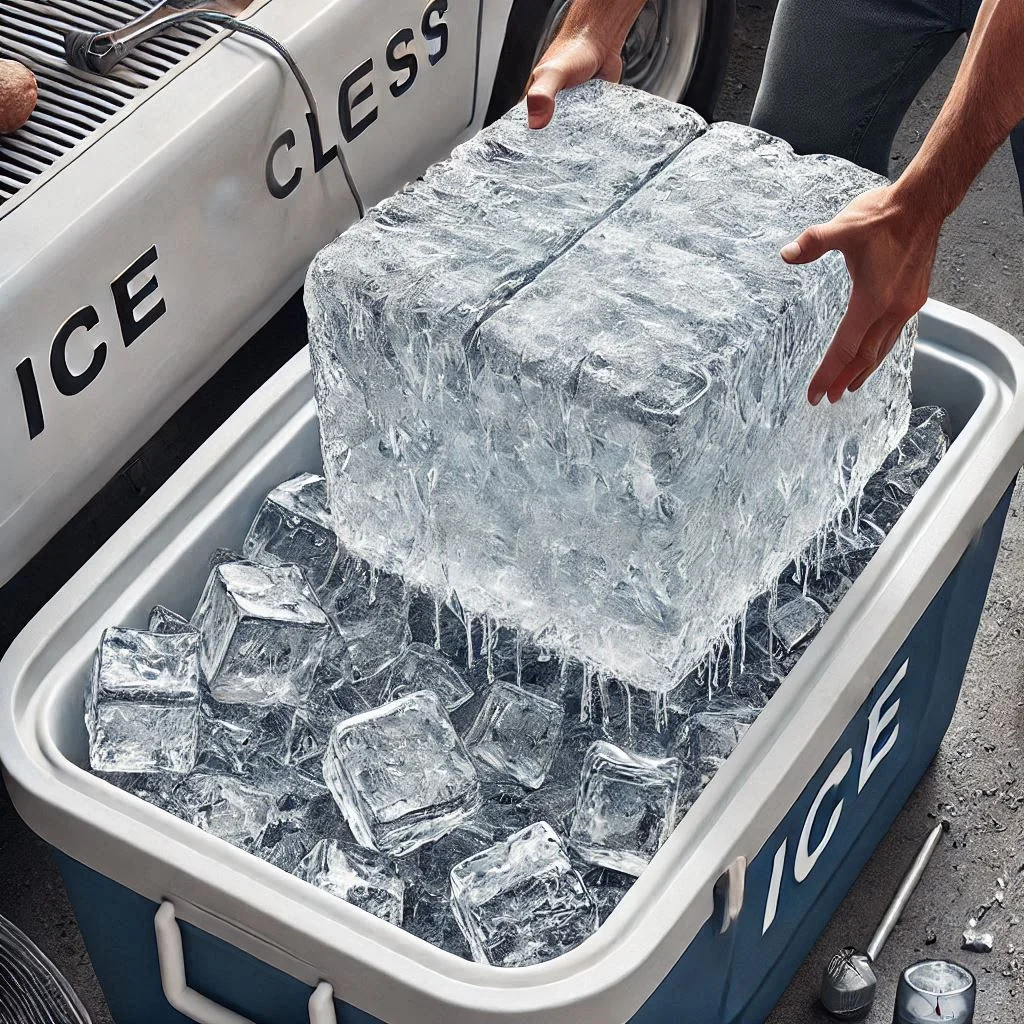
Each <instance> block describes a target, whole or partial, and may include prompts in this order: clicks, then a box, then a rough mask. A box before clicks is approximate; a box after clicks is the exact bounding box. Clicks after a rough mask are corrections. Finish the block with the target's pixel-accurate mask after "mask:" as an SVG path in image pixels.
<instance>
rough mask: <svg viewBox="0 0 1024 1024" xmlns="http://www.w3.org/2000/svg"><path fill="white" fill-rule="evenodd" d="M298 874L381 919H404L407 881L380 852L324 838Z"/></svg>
mask: <svg viewBox="0 0 1024 1024" xmlns="http://www.w3.org/2000/svg"><path fill="white" fill-rule="evenodd" d="M295 874H296V875H297V876H298V877H299V878H301V879H302V880H303V881H304V882H309V884H310V885H315V886H316V887H317V888H318V889H323V890H324V892H329V893H330V894H331V895H332V896H337V897H338V899H340V900H345V901H346V902H347V903H351V904H352V905H353V906H355V907H359V909H360V910H365V911H366V912H367V913H368V914H373V916H374V917H379V918H380V919H381V920H382V921H388V922H390V923H391V924H393V925H401V923H402V907H403V900H404V897H405V883H404V882H403V881H402V879H401V878H399V877H398V872H397V870H396V869H395V865H394V863H393V862H392V861H391V860H389V859H388V858H387V857H384V856H382V855H381V854H379V853H373V852H372V851H370V850H363V849H361V848H360V847H358V846H350V845H347V846H343V845H342V844H341V843H338V842H335V841H334V840H331V839H323V840H321V841H320V842H318V843H317V844H316V845H315V846H314V847H313V849H312V850H310V851H309V853H308V854H307V855H306V857H305V858H304V859H303V860H302V862H301V863H300V864H299V865H298V867H297V868H296V869H295Z"/></svg>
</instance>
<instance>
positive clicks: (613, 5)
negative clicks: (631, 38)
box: [562, 0, 646, 53]
mask: <svg viewBox="0 0 1024 1024" xmlns="http://www.w3.org/2000/svg"><path fill="white" fill-rule="evenodd" d="M645 2H646V0H573V3H572V6H570V8H569V13H568V14H567V15H566V16H565V22H564V23H563V25H562V33H563V34H565V35H589V36H593V37H595V38H597V39H598V40H600V42H601V44H602V45H607V46H608V47H610V48H612V49H613V50H614V51H615V52H616V53H617V52H618V51H619V50H621V49H622V44H623V43H625V41H626V36H628V35H629V30H630V29H631V28H632V27H633V23H634V22H635V21H636V19H637V18H638V17H639V15H640V12H641V11H642V10H643V7H644V3H645Z"/></svg>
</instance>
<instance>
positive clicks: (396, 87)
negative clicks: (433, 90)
mask: <svg viewBox="0 0 1024 1024" xmlns="http://www.w3.org/2000/svg"><path fill="white" fill-rule="evenodd" d="M414 38H415V36H414V35H413V32H412V29H411V28H402V29H399V30H398V31H397V32H396V33H395V34H394V35H393V36H392V37H391V38H390V39H389V40H388V47H387V51H386V53H387V61H388V67H389V68H390V69H391V70H392V71H394V72H395V73H396V74H401V73H402V72H405V78H396V79H395V80H394V81H393V82H392V83H391V85H390V86H389V88H390V89H391V95H392V96H394V97H395V98H396V99H397V98H398V97H399V96H401V95H403V94H404V93H407V92H408V91H409V90H410V89H411V88H412V84H413V82H415V81H416V74H417V72H418V71H419V67H420V66H419V62H418V61H417V60H416V54H415V53H413V52H412V50H406V52H405V53H404V54H402V55H401V56H399V53H398V51H399V49H400V48H401V47H403V46H409V44H410V43H412V41H413V39H414Z"/></svg>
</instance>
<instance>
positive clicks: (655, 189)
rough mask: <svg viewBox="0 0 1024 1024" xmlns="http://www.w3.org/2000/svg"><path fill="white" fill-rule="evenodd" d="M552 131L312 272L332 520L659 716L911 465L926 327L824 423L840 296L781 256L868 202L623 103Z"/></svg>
mask: <svg viewBox="0 0 1024 1024" xmlns="http://www.w3.org/2000/svg"><path fill="white" fill-rule="evenodd" d="M623 105H628V107H629V111H630V120H629V123H628V125H624V124H623V123H622V122H621V119H618V118H616V117H614V116H612V113H613V112H614V111H615V110H617V109H619V108H621V107H622V106H623ZM561 115H562V120H561V121H558V120H557V119H556V122H555V124H554V125H553V126H552V127H551V128H549V129H546V130H545V131H543V132H539V133H528V132H527V130H526V129H525V127H524V126H523V112H522V109H521V108H519V109H517V110H516V111H514V112H512V113H511V114H510V115H508V116H507V117H506V118H505V119H503V120H502V121H501V122H499V123H498V124H496V125H495V126H494V127H493V128H491V129H489V130H488V131H485V132H484V133H482V134H481V135H480V136H479V137H478V138H477V139H476V140H474V141H473V142H471V143H468V144H467V145H466V146H465V147H462V148H461V149H460V150H457V151H456V153H455V154H454V155H453V157H452V159H451V160H450V161H448V162H446V163H445V164H442V165H439V166H438V167H436V168H434V169H433V170H432V171H431V172H430V173H429V174H428V175H427V176H426V177H425V179H424V181H422V182H418V183H416V184H414V185H412V186H410V187H409V188H408V189H406V190H405V191H404V192H403V193H401V194H400V195H399V196H397V197H395V198H394V199H392V200H388V201H386V202H385V203H383V204H381V206H379V207H378V208H377V209H376V211H374V212H373V213H372V214H371V215H370V216H369V217H368V218H367V219H366V220H365V221H364V222H362V223H361V224H359V225H357V226H356V227H355V228H353V229H352V230H350V231H348V232H346V234H344V235H343V236H342V237H341V238H340V239H338V240H337V241H336V242H335V243H333V244H332V245H330V246H328V247H327V248H326V249H325V250H324V251H323V252H321V253H320V254H319V256H318V257H317V258H316V259H315V260H314V262H313V264H312V266H311V269H310V273H309V277H308V282H307V289H306V297H307V306H308V309H309V314H310V337H311V343H312V344H311V350H312V354H313V364H314V375H315V381H316V390H317V400H318V404H319V411H320V418H321V427H322V436H323V448H324V458H325V466H326V476H327V480H328V490H329V494H330V505H331V509H332V512H333V515H334V522H335V527H336V529H337V531H338V533H339V536H340V537H341V540H342V542H343V543H344V544H345V545H346V546H347V547H349V548H350V549H351V550H353V551H354V552H355V553H357V554H358V555H360V556H362V557H365V558H366V559H367V560H368V561H370V562H371V563H373V564H375V565H379V566H381V567H382V568H384V569H386V570H388V571H390V572H393V573H396V574H397V575H399V576H401V577H402V578H404V579H405V580H407V581H408V582H411V583H414V584H417V585H420V586H425V587H427V588H428V589H430V590H432V591H433V592H434V593H435V594H439V595H440V596H441V597H444V596H445V595H446V594H447V593H449V592H451V591H454V592H455V593H456V594H457V595H458V598H459V601H460V603H461V606H462V607H463V608H464V609H465V610H466V611H467V612H469V613H472V614H476V615H480V614H486V615H488V616H490V617H491V618H493V619H495V620H497V621H498V622H501V623H503V624H507V625H510V626H514V627H517V628H522V629H525V630H526V631H527V632H528V633H530V634H532V635H533V637H534V638H535V639H536V640H537V641H538V642H540V643H541V644H543V645H545V646H548V647H550V648H553V649H555V650H558V651H563V652H568V653H570V654H573V655H575V656H577V657H579V658H581V659H583V660H585V661H587V662H588V663H590V665H591V666H592V667H594V668H597V669H598V670H600V671H601V672H603V673H604V674H607V675H611V676H615V677H617V678H620V679H624V680H627V681H629V682H631V683H634V684H637V685H639V686H641V687H644V688H647V689H654V690H667V689H669V688H670V687H671V686H673V685H674V684H676V683H677V682H678V681H679V680H680V679H682V678H683V677H684V676H685V674H686V673H687V672H688V671H689V670H690V669H691V668H692V667H693V666H694V665H696V664H697V663H698V662H700V661H701V660H703V659H704V658H705V657H706V653H707V650H708V647H709V645H711V644H713V643H714V642H715V641H716V640H718V639H720V638H724V637H726V636H730V635H731V633H732V629H733V627H734V625H735V623H736V621H737V619H738V617H739V616H740V615H741V613H742V612H743V609H744V608H745V607H746V605H747V602H748V601H749V600H750V599H751V598H753V597H754V596H755V595H756V594H758V593H759V592H761V591H762V590H764V589H765V588H766V587H768V586H769V585H770V583H771V581H772V580H773V579H775V578H776V577H777V576H778V574H779V573H780V572H781V571H782V570H783V568H784V567H785V566H786V565H787V564H788V563H789V562H790V561H791V560H792V559H793V558H794V557H795V556H796V555H798V554H799V553H800V552H801V551H802V550H804V548H805V547H806V546H807V545H808V543H809V542H810V541H811V540H812V539H813V538H814V537H815V536H816V535H818V533H819V531H821V530H822V529H823V527H825V526H826V525H827V524H828V523H830V522H831V521H832V520H834V519H835V518H836V517H837V516H838V515H839V513H840V511H841V510H842V509H844V508H845V507H847V506H848V505H849V504H850V502H851V500H853V499H854V498H855V496H856V494H857V493H858V492H859V490H860V489H861V488H862V487H863V485H864V483H865V482H866V481H867V479H868V477H869V476H870V475H871V474H872V473H873V472H874V471H875V470H876V469H877V468H878V466H879V465H880V464H881V462H882V460H883V459H884V458H885V456H886V454H887V453H888V452H889V451H890V450H891V449H892V447H893V446H894V445H895V444H896V442H897V441H898V440H899V438H900V436H901V435H902V433H903V432H904V430H905V429H906V426H907V422H908V417H909V413H910V401H909V370H910V361H911V353H912V342H913V335H914V332H915V326H914V325H913V324H912V325H911V326H910V327H909V328H908V329H907V330H905V331H904V333H903V334H902V336H901V338H900V340H899V341H898V343H897V345H896V347H895V350H894V352H893V353H892V355H891V357H890V358H889V359H888V360H886V362H885V363H884V365H883V367H882V368H881V370H880V371H879V372H878V373H876V374H875V375H874V376H873V377H872V378H871V379H870V381H869V382H868V383H867V384H866V385H865V386H864V387H863V388H862V389H860V390H859V391H858V392H857V393H855V394H853V395H850V396H847V397H846V398H844V399H843V401H842V402H840V403H838V404H837V405H835V406H832V405H829V404H828V403H825V404H823V405H822V406H819V407H817V408H812V407H811V406H810V405H809V404H808V403H807V401H806V399H805V397H804V395H805V391H806V386H807V382H808V380H809V378H810V376H811V374H812V373H813V370H814V368H815V366H816V364H817V362H818V361H819V359H820V357H821V355H822V353H823V352H824V350H825V347H826V345H827V343H828V341H829V340H830V338H831V337H832V334H833V332H834V330H835V328H836V326H837V325H838V322H839V319H840V317H841V316H842V313H843V311H844V309H845V305H846V301H847V298H848V295H849V278H848V275H847V273H846V270H845V266H844V263H843V260H842V257H841V256H840V255H838V254H835V253H833V254H830V255H828V256H826V257H825V258H823V259H821V260H819V261H817V262H815V263H813V264H809V265H807V266H800V267H792V266H787V265H786V264H784V263H783V262H782V260H781V259H780V257H779V249H780V248H781V246H782V245H783V244H785V243H786V242H788V241H790V240H791V239H792V238H794V237H795V236H796V235H797V234H798V233H799V232H800V230H801V229H802V228H804V227H805V226H807V225H808V224H810V223H813V222H815V221H821V220H825V219H828V218H829V217H830V216H832V215H833V214H835V213H836V212H838V210H839V209H841V208H842V207H843V206H844V205H845V204H846V203H847V202H848V201H849V200H850V199H852V198H853V197H854V196H856V195H857V194H859V193H860V192H862V191H864V190H865V189H867V188H869V187H871V186H873V185H876V184H878V183H879V182H880V179H879V178H878V177H877V176H875V175H873V174H871V173H870V172H867V171H864V170H862V169H860V168H857V167H855V166H854V165H852V164H850V163H847V162H845V161H843V160H839V159H836V158H833V157H827V156H810V157H799V156H795V155H794V154H793V152H792V150H791V149H790V147H789V146H788V145H786V144H785V143H784V142H782V141H780V140H778V139H775V138H772V137H771V136H768V135H765V134H763V133H761V132H757V131H754V130H752V129H748V128H744V127H740V126H738V125H733V124H717V125H715V126H713V127H712V128H710V129H706V128H705V126H703V125H702V124H701V123H700V122H699V121H698V120H697V119H695V118H694V117H693V116H692V115H689V114H687V112H686V111H685V108H680V107H677V106H674V105H671V104H666V103H664V102H663V101H660V100H657V99H654V98H651V97H647V96H643V95H641V94H639V93H634V92H631V91H629V90H623V89H622V88H620V87H614V86H607V85H604V86H602V85H591V86H589V87H588V88H587V89H586V90H582V91H578V92H575V93H572V94H570V96H569V97H567V99H566V101H565V102H564V103H563V104H562V105H561ZM687 143H688V144H687ZM673 150H674V152H673Z"/></svg>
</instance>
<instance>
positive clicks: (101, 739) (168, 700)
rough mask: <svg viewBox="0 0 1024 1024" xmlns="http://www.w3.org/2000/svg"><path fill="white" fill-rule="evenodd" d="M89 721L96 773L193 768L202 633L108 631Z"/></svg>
mask: <svg viewBox="0 0 1024 1024" xmlns="http://www.w3.org/2000/svg"><path fill="white" fill-rule="evenodd" d="M85 722H86V726H87V728H88V732H89V764H90V765H91V766H92V768H93V770H95V771H104V772H156V771H164V772H174V773H179V774H180V773H184V772H188V771H191V769H192V767H193V766H194V765H195V760H196V744H197V738H198V734H199V634H198V633H196V632H195V631H194V630H193V631H189V632H187V633H170V634H164V633H151V632H148V631H143V630H137V629H117V628H111V629H106V630H104V631H103V636H102V638H101V639H100V643H99V647H98V648H97V650H96V655H95V657H94V659H93V667H92V676H91V679H90V684H89V689H88V691H87V695H86V715H85Z"/></svg>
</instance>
